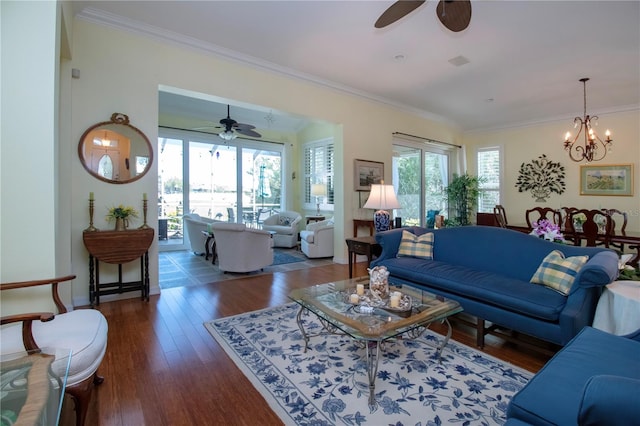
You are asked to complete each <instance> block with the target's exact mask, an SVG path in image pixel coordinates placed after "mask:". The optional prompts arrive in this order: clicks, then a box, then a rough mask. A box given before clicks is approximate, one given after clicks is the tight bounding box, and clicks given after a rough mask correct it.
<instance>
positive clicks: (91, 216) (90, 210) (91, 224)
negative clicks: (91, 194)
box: [84, 199, 98, 232]
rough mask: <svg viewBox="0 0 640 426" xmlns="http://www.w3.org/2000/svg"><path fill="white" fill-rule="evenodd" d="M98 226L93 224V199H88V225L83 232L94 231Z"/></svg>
mask: <svg viewBox="0 0 640 426" xmlns="http://www.w3.org/2000/svg"><path fill="white" fill-rule="evenodd" d="M95 231H98V228H96V227H95V226H93V200H91V199H90V200H89V227H88V228H87V229H85V230H84V232H95Z"/></svg>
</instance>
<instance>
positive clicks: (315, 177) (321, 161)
mask: <svg viewBox="0 0 640 426" xmlns="http://www.w3.org/2000/svg"><path fill="white" fill-rule="evenodd" d="M303 146H304V204H305V208H308V209H315V208H316V199H315V198H316V197H314V196H312V195H311V185H312V184H314V183H323V184H325V185H327V195H326V197H323V199H322V200H320V202H321V205H324V206H325V207H324V208H326V206H328V205H331V206H333V196H334V188H333V168H334V145H333V139H325V140H322V141H315V142H307V143H305V144H304V145H303Z"/></svg>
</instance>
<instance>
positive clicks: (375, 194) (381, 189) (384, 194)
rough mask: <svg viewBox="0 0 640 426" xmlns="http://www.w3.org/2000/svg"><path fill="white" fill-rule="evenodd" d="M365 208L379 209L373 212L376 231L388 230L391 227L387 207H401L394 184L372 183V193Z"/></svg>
mask: <svg viewBox="0 0 640 426" xmlns="http://www.w3.org/2000/svg"><path fill="white" fill-rule="evenodd" d="M363 207H364V208H365V209H378V210H376V212H375V213H374V214H373V223H374V225H375V228H376V232H382V231H386V230H388V229H389V228H390V226H389V225H390V223H391V220H390V218H389V217H390V216H389V212H388V211H387V209H399V208H400V203H398V199H397V198H396V191H395V190H394V189H393V185H385V184H384V182H383V183H381V184H373V185H371V193H370V194H369V199H368V200H367V202H366V203H364V206H363Z"/></svg>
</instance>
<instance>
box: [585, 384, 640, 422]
mask: <svg viewBox="0 0 640 426" xmlns="http://www.w3.org/2000/svg"><path fill="white" fill-rule="evenodd" d="M638 390H640V380H638V379H630V378H628V377H621V376H611V375H606V374H601V375H597V376H593V377H591V378H590V379H589V380H588V381H587V384H586V385H585V387H584V392H583V393H582V402H581V404H580V411H579V413H578V424H579V425H583V426H592V425H593V426H595V425H620V426H622V425H624V426H626V425H632V424H637V423H638V421H639V419H640V393H638Z"/></svg>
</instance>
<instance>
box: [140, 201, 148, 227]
mask: <svg viewBox="0 0 640 426" xmlns="http://www.w3.org/2000/svg"><path fill="white" fill-rule="evenodd" d="M143 197H144V198H143V199H142V215H143V217H144V223H143V224H142V226H140V227H139V228H138V229H147V228H149V225H147V193H146V192H145V193H144V194H143Z"/></svg>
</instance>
